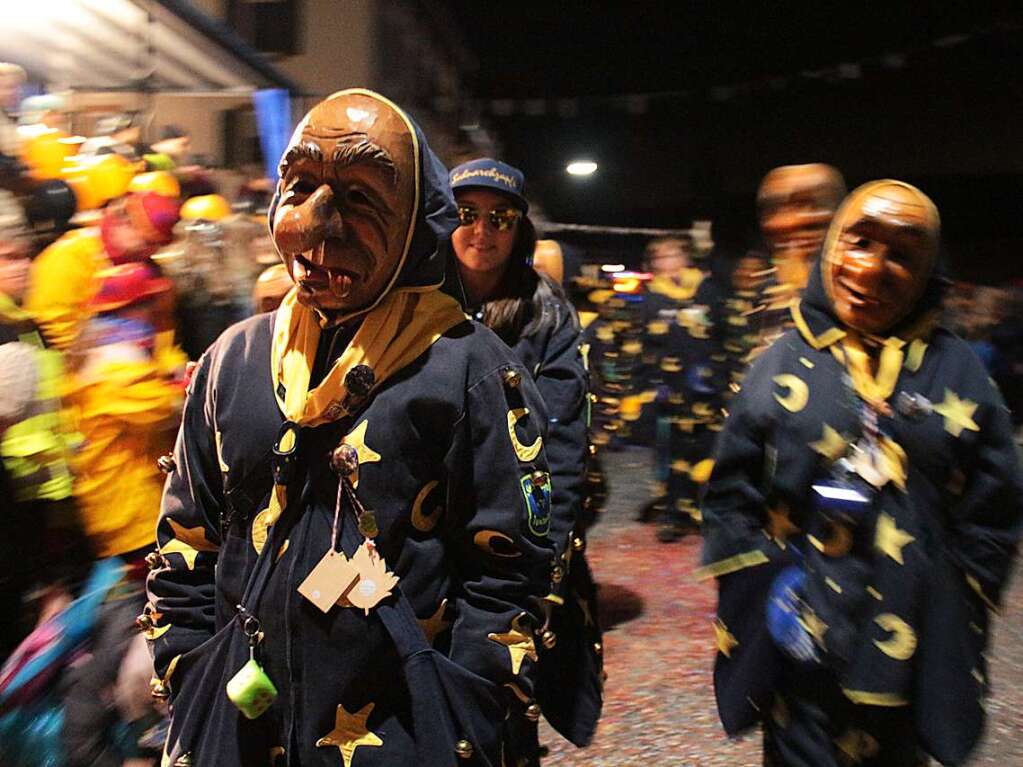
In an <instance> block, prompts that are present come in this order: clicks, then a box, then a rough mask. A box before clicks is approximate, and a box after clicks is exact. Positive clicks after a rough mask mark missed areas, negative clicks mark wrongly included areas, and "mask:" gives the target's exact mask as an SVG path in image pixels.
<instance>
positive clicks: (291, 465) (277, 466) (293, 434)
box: [273, 421, 300, 485]
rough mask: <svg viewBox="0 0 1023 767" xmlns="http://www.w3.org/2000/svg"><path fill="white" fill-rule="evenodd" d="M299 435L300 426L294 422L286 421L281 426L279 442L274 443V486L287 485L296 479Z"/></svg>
mask: <svg viewBox="0 0 1023 767" xmlns="http://www.w3.org/2000/svg"><path fill="white" fill-rule="evenodd" d="M299 434H300V430H299V425H298V424H297V423H295V422H294V421H285V422H284V423H282V424H281V430H280V431H279V432H277V441H276V442H275V443H274V457H273V476H274V484H277V485H287V484H288V483H290V482H291V480H293V479H294V478H295V470H296V467H297V464H298V442H299Z"/></svg>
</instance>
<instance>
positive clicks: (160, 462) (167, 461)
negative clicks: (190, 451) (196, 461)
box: [156, 453, 178, 474]
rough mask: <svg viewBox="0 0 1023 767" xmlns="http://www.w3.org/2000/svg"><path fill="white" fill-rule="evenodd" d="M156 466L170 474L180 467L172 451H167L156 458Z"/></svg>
mask: <svg viewBox="0 0 1023 767" xmlns="http://www.w3.org/2000/svg"><path fill="white" fill-rule="evenodd" d="M156 467H157V468H158V469H159V470H160V471H162V472H163V473H164V474H170V473H171V472H172V471H174V470H175V469H176V468H178V464H177V463H176V462H175V461H174V455H173V454H172V453H165V454H164V455H161V456H160V457H159V458H157V459H156Z"/></svg>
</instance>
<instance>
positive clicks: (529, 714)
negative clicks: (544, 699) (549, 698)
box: [526, 703, 540, 722]
mask: <svg viewBox="0 0 1023 767" xmlns="http://www.w3.org/2000/svg"><path fill="white" fill-rule="evenodd" d="M539 718H540V706H539V705H538V704H536V703H530V704H529V705H528V706H526V719H528V720H529V721H531V722H535V721H537V720H538V719H539Z"/></svg>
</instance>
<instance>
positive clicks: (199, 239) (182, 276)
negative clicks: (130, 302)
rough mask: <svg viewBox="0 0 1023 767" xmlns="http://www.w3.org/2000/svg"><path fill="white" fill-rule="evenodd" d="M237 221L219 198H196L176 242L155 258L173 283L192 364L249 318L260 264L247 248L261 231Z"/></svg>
mask: <svg viewBox="0 0 1023 767" xmlns="http://www.w3.org/2000/svg"><path fill="white" fill-rule="evenodd" d="M237 218H242V217H233V216H232V215H231V206H230V205H229V204H228V202H227V200H225V199H224V198H223V197H221V196H220V195H218V194H209V195H201V196H199V197H191V198H189V199H188V200H186V201H185V202H184V204H183V205H182V206H181V222H180V223H179V224H178V225H177V226H176V227H175V228H174V236H175V238H174V242H172V243H171V244H170V245H168V246H167V247H165V248H163V249H162V250H160V251H159V252H158V253H156V254H155V255H154V256H153V260H154V261H155V262H156V263H157V264H159V266H160V268H161V269H162V270H163V271H164V273H165V274H166V275H167V276H168V277H170V278H171V279H172V280H173V281H174V287H175V292H176V294H177V301H178V304H177V309H178V327H179V328H180V334H179V335H180V339H179V340H180V343H181V347H182V348H183V349H184V350H185V353H186V354H188V356H189V358H190V359H193V360H195V359H198V358H199V356H200V355H201V354H202V353H203V352H204V351H206V349H207V348H209V346H210V344H212V343H213V342H214V341H215V340H216V339H217V337H218V336H219V335H220V334H221V333H222V332H224V330H226V329H227V328H228V327H230V326H231V325H233V324H234V323H235V322H238V321H239V320H242V319H244V318H245V317H247V316H248V315H249V314H250V307H249V299H250V295H251V291H252V284H253V281H254V280H255V274H256V264H255V261H254V260H253V259H252V257H251V256H250V255H249V253H248V249H247V245H248V244H249V243H250V242H251V241H252V238H253V237H254V236H255V234H256V232H254V231H253V227H252V225H251V224H248V222H246V221H244V220H242V221H237V220H236V219H237ZM260 231H262V230H261V229H260ZM246 237H247V238H248V239H246Z"/></svg>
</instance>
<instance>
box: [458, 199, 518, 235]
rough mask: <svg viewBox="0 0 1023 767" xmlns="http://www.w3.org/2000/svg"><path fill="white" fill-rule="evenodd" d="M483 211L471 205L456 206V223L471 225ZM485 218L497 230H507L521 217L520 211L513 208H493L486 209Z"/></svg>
mask: <svg viewBox="0 0 1023 767" xmlns="http://www.w3.org/2000/svg"><path fill="white" fill-rule="evenodd" d="M481 213H483V211H480V210H477V209H476V208H474V207H472V206H471V205H459V206H458V225H459V226H472V225H473V224H475V223H476V222H477V221H478V220H479V217H480V215H481ZM486 216H487V220H488V221H489V222H490V225H491V226H492V227H494V229H496V230H497V231H499V232H507V231H508V230H509V229H511V228H512V227H513V226H515V222H516V221H518V220H519V219H520V218H522V211H520V210H515V208H495V209H493V210H489V211H486Z"/></svg>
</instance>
